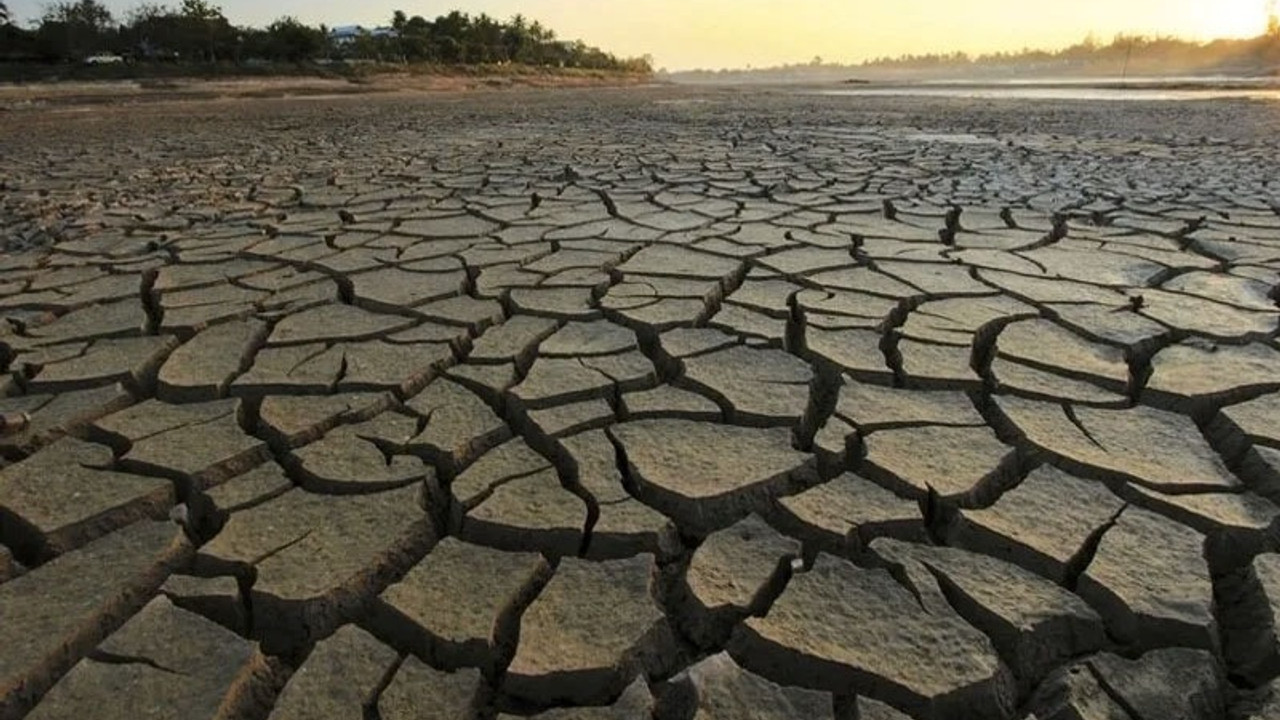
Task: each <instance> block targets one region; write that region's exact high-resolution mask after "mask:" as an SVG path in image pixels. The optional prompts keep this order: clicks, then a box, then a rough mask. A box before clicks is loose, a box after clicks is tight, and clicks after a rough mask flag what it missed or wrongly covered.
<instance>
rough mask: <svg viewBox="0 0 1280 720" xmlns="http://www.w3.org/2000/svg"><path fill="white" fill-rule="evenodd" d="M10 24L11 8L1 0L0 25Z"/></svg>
mask: <svg viewBox="0 0 1280 720" xmlns="http://www.w3.org/2000/svg"><path fill="white" fill-rule="evenodd" d="M8 24H9V8H8V7H7V6H6V5H5V4H4V2H3V0H0V25H8Z"/></svg>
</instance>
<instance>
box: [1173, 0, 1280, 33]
mask: <svg viewBox="0 0 1280 720" xmlns="http://www.w3.org/2000/svg"><path fill="white" fill-rule="evenodd" d="M1189 14H1190V15H1191V17H1189V18H1188V19H1189V20H1190V21H1191V22H1190V23H1189V27H1188V28H1187V29H1186V30H1185V31H1184V34H1186V35H1187V36H1189V37H1195V38H1198V39H1205V40H1208V39H1212V38H1220V37H1231V38H1239V37H1253V36H1255V35H1261V34H1262V32H1263V31H1264V30H1266V27H1267V6H1266V3H1264V2H1262V0H1218V1H1217V2H1208V1H1205V2H1198V3H1195V4H1194V6H1193V7H1192V8H1190V13H1189Z"/></svg>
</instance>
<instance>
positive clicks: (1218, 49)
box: [671, 16, 1280, 82]
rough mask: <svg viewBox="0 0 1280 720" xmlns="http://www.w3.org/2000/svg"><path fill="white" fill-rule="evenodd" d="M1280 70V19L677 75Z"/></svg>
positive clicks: (756, 78) (817, 77)
mask: <svg viewBox="0 0 1280 720" xmlns="http://www.w3.org/2000/svg"><path fill="white" fill-rule="evenodd" d="M1235 72H1239V73H1245V74H1258V73H1268V72H1271V73H1274V72H1280V18H1277V17H1275V16H1272V17H1271V19H1270V21H1269V23H1268V25H1267V31H1266V32H1265V33H1263V34H1262V35H1260V36H1258V37H1255V38H1246V39H1238V40H1231V39H1223V40H1212V41H1209V42H1197V41H1193V40H1185V39H1181V38H1176V37H1167V36H1146V35H1133V34H1123V33H1122V34H1119V35H1116V36H1115V37H1114V38H1113V39H1112V40H1110V41H1107V42H1103V41H1099V40H1098V39H1097V38H1096V37H1094V36H1089V37H1087V38H1085V39H1084V40H1082V41H1081V42H1078V43H1076V44H1074V45H1071V46H1069V47H1064V48H1061V49H1058V50H1038V49H1031V48H1027V49H1023V50H1018V51H1012V52H994V53H986V54H982V55H970V54H968V53H964V52H950V53H922V54H905V55H899V56H896V57H878V58H870V59H867V60H864V61H861V62H855V63H833V62H827V61H824V60H823V59H822V58H821V57H815V58H813V59H812V60H811V61H809V62H807V63H803V62H802V63H793V64H789V65H780V66H776V67H769V68H756V69H747V70H691V71H686V72H680V73H672V74H671V77H673V78H675V79H679V80H683V81H687V82H787V81H806V82H809V81H836V80H844V81H850V80H870V79H886V80H893V79H899V78H905V79H911V78H916V77H934V76H945V77H1006V76H1044V77H1054V76H1071V75H1085V76H1106V75H1121V74H1129V75H1159V74H1170V73H1186V74H1201V73H1235Z"/></svg>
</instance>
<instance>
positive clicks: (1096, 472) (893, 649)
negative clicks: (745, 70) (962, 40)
mask: <svg viewBox="0 0 1280 720" xmlns="http://www.w3.org/2000/svg"><path fill="white" fill-rule="evenodd" d="M1277 117H1278V116H1277V115H1276V110H1275V106H1274V105H1265V104H1257V103H1249V102H1234V101H1217V102H1203V103H1182V104H1172V103H1142V102H1134V103H1115V104H1110V105H1103V106H1099V105H1097V104H1078V103H1070V102H1063V101H1054V102H1024V103H1019V104H1010V103H1007V102H1000V101H994V102H983V103H976V102H973V101H967V100H962V99H955V100H943V99H932V100H925V99H915V100H912V99H894V98H878V99H874V98H866V99H860V100H854V99H849V98H834V97H821V96H817V95H804V94H799V93H794V92H781V91H773V92H769V91H755V92H749V93H748V92H739V91H721V90H712V91H694V90H681V89H673V88H649V89H633V90H628V91H607V90H592V91H583V92H575V91H564V92H549V93H545V94H538V93H532V92H523V91H512V92H499V93H485V92H481V93H476V94H471V95H436V96H417V97H411V96H380V97H364V98H359V99H351V98H345V99H335V98H313V99H278V100H258V101H251V102H246V101H224V102H199V103H180V102H175V103H165V102H159V103H151V104H141V105H136V106H101V107H97V108H94V109H93V110H92V111H84V110H82V109H79V108H75V107H48V108H41V107H34V108H28V109H17V110H10V111H8V112H6V113H5V114H0V148H3V156H4V162H3V164H2V166H0V234H2V236H3V241H4V243H5V248H6V252H5V254H4V255H3V256H2V257H0V314H3V317H4V319H5V322H3V323H0V348H2V349H3V353H0V358H2V359H3V370H4V372H5V375H4V376H3V390H4V392H3V398H2V399H0V411H2V412H4V413H6V417H7V418H9V419H11V420H12V419H15V418H22V417H26V418H29V422H28V423H27V424H26V425H25V426H22V427H10V428H9V431H8V432H7V434H5V435H4V436H3V438H0V455H3V464H2V465H0V718H3V719H4V720H15V719H17V718H31V719H32V720H37V719H39V720H45V719H50V720H53V719H60V718H103V719H110V718H184V719H192V720H194V719H195V718H228V719H231V718H235V719H242V720H267V719H270V720H295V719H297V720H327V719H329V718H333V719H338V718H351V719H355V718H378V719H380V720H399V719H401V718H404V719H408V718H433V719H434V718H439V719H441V720H462V719H464V718H466V719H485V720H489V719H494V718H524V717H536V718H544V719H547V720H551V719H559V720H568V719H570V718H573V719H584V720H585V719H588V718H591V719H595V718H600V719H606V718H614V719H626V720H631V719H640V718H653V719H655V720H693V719H694V718H697V719H698V720H739V719H741V720H747V719H748V718H750V719H752V720H761V719H766V720H772V719H783V718H806V719H807V718H831V719H832V720H837V719H838V720H858V719H861V720H888V719H891V718H897V719H902V718H915V719H917V720H952V719H955V720H961V719H979V718H981V719H984V720H988V719H989V720H1012V719H1014V718H1018V719H1023V718H1037V719H1038V720H1103V719H1111V720H1181V719H1186V720H1217V719H1223V718H1233V719H1238V720H1245V719H1249V718H1253V719H1256V720H1264V719H1268V718H1270V719H1274V718H1280V697H1277V696H1280V687H1277V688H1276V692H1275V696H1273V682H1275V680H1276V678H1277V676H1278V675H1280V628H1278V627H1277V624H1278V622H1280V522H1278V521H1277V518H1278V517H1280V509H1278V508H1280V506H1278V505H1277V502H1280V344H1278V343H1277V331H1278V327H1280V325H1278V323H1280V309H1278V308H1277V298H1278V297H1280V294H1278V293H1277V288H1280V180H1277V178H1278V177H1280V174H1277V166H1276V159H1277V157H1280V121H1277ZM24 414H25V415H24Z"/></svg>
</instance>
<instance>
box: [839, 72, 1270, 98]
mask: <svg viewBox="0 0 1280 720" xmlns="http://www.w3.org/2000/svg"><path fill="white" fill-rule="evenodd" d="M815 92H817V93H818V94H821V95H836V96H843V95H847V96H852V97H858V96H864V97H865V96H870V97H891V96H907V97H911V96H915V97H953V98H972V99H977V100H1000V99H1010V100H1212V99H1223V98H1228V99H1237V98H1248V99H1258V100H1277V101H1280V86H1278V85H1277V80H1276V79H1275V78H1240V77H1230V76H1219V77H1166V78H1139V79H1131V80H1128V81H1125V80H1121V79H1119V78H1054V79H1051V80H1046V79H1036V80H1026V79H1000V80H989V81H988V80H981V81H974V80H930V81H922V82H915V83H885V84H880V83H872V84H868V85H850V86H843V87H840V88H828V89H822V90H816V91H815Z"/></svg>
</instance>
